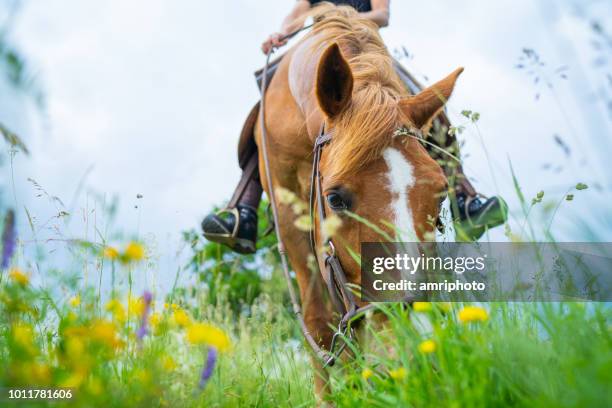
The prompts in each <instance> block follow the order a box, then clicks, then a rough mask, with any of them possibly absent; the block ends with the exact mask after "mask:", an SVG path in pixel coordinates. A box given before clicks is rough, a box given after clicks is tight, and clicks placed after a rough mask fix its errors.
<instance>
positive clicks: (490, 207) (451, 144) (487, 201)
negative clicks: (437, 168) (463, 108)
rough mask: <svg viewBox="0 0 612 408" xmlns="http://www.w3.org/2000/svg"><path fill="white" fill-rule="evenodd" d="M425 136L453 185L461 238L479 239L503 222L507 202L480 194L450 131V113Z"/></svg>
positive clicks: (452, 195) (426, 145)
mask: <svg viewBox="0 0 612 408" xmlns="http://www.w3.org/2000/svg"><path fill="white" fill-rule="evenodd" d="M425 140H426V142H427V143H425V147H426V149H427V150H428V152H429V154H430V155H431V156H432V157H433V158H434V159H436V160H437V161H438V162H439V163H440V165H441V166H442V168H443V169H444V172H445V173H446V177H447V178H448V180H449V186H451V189H450V197H451V213H452V215H453V219H454V220H455V233H456V237H457V239H458V240H461V241H473V240H474V241H475V240H478V239H479V238H480V237H481V236H482V235H483V234H484V233H485V231H486V230H487V229H490V228H494V227H496V226H498V225H500V224H503V223H504V222H505V221H506V219H507V212H508V211H507V205H506V202H505V201H504V199H503V198H501V197H499V196H494V197H489V198H482V199H481V198H480V197H479V194H478V193H477V192H476V189H475V188H474V186H473V185H472V183H471V182H470V180H469V179H468V178H467V176H466V175H465V173H464V172H463V167H462V165H461V161H460V157H461V156H460V152H459V143H458V141H457V138H456V136H455V134H454V132H451V131H450V122H449V121H448V118H447V117H446V114H444V113H442V114H441V115H439V117H438V118H437V119H436V120H435V121H434V124H433V128H432V131H431V132H430V133H429V135H427V136H426V139H425ZM432 145H433V146H432Z"/></svg>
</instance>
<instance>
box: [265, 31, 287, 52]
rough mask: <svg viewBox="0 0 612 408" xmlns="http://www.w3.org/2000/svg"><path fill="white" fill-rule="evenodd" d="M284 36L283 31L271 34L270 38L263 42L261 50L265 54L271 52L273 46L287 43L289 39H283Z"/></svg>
mask: <svg viewBox="0 0 612 408" xmlns="http://www.w3.org/2000/svg"><path fill="white" fill-rule="evenodd" d="M283 36H284V34H282V33H274V34H271V35H270V36H269V37H268V39H267V40H266V41H264V42H263V44H261V51H262V52H263V53H264V54H267V53H269V52H270V50H271V49H272V47H280V46H281V45H285V44H287V40H286V39H285V40H283V39H282V37H283Z"/></svg>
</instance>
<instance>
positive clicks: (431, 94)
mask: <svg viewBox="0 0 612 408" xmlns="http://www.w3.org/2000/svg"><path fill="white" fill-rule="evenodd" d="M462 72H463V68H457V69H456V70H455V71H453V73H451V74H450V75H449V76H447V77H446V78H444V79H443V80H441V81H439V82H436V83H435V84H433V85H432V86H430V87H429V88H426V89H424V90H423V91H421V92H420V93H419V94H417V95H415V96H411V97H409V98H406V99H402V100H401V101H400V104H401V106H402V110H403V111H404V113H405V114H406V115H407V116H408V118H409V119H410V120H411V121H412V122H413V123H414V124H415V125H416V127H417V128H419V129H421V128H423V127H425V126H426V125H427V124H429V122H430V121H431V120H432V119H433V118H434V117H435V116H436V115H437V114H438V112H439V111H440V110H441V109H442V108H443V107H444V105H445V104H446V101H448V98H450V96H451V93H453V88H454V87H455V82H456V81H457V78H458V77H459V75H460V74H461V73H462Z"/></svg>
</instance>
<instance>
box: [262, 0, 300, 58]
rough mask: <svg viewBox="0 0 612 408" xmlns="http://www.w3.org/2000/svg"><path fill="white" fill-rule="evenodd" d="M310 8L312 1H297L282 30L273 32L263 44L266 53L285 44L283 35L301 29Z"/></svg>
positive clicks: (284, 21)
mask: <svg viewBox="0 0 612 408" xmlns="http://www.w3.org/2000/svg"><path fill="white" fill-rule="evenodd" d="M308 10H310V2H309V1H308V0H298V1H296V2H295V5H294V6H293V9H292V10H291V13H289V14H288V15H287V17H285V19H284V20H283V25H282V26H281V30H280V31H279V32H277V33H272V34H271V35H270V36H269V37H268V38H267V39H266V41H264V43H263V44H262V45H261V50H262V51H263V52H264V54H267V53H268V51H270V49H271V48H272V47H278V46H281V45H285V44H286V43H287V40H284V39H283V37H284V36H286V35H288V34H291V33H292V32H294V31H296V30H298V29H300V28H301V27H302V26H303V25H304V20H305V16H306V13H307V12H308Z"/></svg>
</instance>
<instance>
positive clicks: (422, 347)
mask: <svg viewBox="0 0 612 408" xmlns="http://www.w3.org/2000/svg"><path fill="white" fill-rule="evenodd" d="M419 351H420V352H421V353H423V354H429V353H433V352H434V351H436V342H435V341H433V340H425V341H424V342H422V343H421V344H419Z"/></svg>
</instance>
